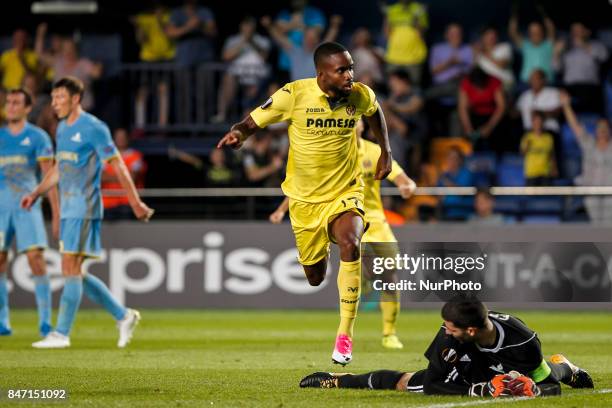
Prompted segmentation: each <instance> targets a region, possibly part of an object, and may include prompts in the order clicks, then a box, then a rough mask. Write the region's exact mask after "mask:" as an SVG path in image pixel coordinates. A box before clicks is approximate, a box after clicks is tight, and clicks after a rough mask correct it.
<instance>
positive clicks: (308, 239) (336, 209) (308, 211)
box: [289, 188, 364, 265]
mask: <svg viewBox="0 0 612 408" xmlns="http://www.w3.org/2000/svg"><path fill="white" fill-rule="evenodd" d="M347 211H352V212H355V213H357V214H359V215H360V216H361V217H362V218H363V216H364V211H363V191H362V189H361V188H359V189H351V190H348V191H346V192H345V193H343V194H341V195H340V196H338V197H337V198H336V199H335V200H333V201H326V202H323V203H306V202H304V201H297V200H294V199H292V198H290V199H289V218H290V219H291V228H292V229H293V234H294V235H295V246H296V247H297V250H298V254H299V255H298V261H299V262H300V263H301V264H302V265H313V264H316V263H317V262H319V261H320V260H321V259H323V258H325V257H326V256H327V255H328V253H329V244H330V242H332V241H333V240H332V238H331V236H330V231H329V230H328V227H329V224H330V223H331V222H332V221H333V220H335V219H336V218H337V217H338V216H339V215H341V214H342V213H345V212H347Z"/></svg>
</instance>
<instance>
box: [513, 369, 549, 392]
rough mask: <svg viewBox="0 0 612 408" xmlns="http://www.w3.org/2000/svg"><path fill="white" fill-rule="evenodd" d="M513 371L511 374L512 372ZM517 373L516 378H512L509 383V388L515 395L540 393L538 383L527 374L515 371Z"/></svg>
mask: <svg viewBox="0 0 612 408" xmlns="http://www.w3.org/2000/svg"><path fill="white" fill-rule="evenodd" d="M512 373H513V372H511V373H510V374H512ZM514 373H516V374H517V375H514V376H513V377H515V378H514V379H512V380H511V381H510V382H508V384H507V386H506V387H507V388H508V389H509V390H510V393H511V394H512V396H514V397H537V396H538V395H540V393H541V391H540V388H539V387H538V385H537V384H536V383H535V382H534V381H533V380H532V379H531V378H529V377H527V376H526V375H522V374H520V373H517V372H516V371H514Z"/></svg>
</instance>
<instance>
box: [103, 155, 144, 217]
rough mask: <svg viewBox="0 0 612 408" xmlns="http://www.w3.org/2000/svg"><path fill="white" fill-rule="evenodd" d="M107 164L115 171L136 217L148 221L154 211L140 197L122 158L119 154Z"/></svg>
mask: <svg viewBox="0 0 612 408" xmlns="http://www.w3.org/2000/svg"><path fill="white" fill-rule="evenodd" d="M109 164H110V165H111V166H112V167H113V170H114V171H115V174H116V175H117V178H118V179H119V183H120V184H121V187H123V189H124V190H125V192H126V193H127V197H128V201H129V202H130V207H132V211H133V212H134V215H135V216H136V218H138V219H139V220H140V221H144V222H148V221H149V219H151V217H152V216H153V213H154V212H155V211H154V210H153V209H151V208H149V207H148V206H147V205H146V204H145V203H143V202H142V200H141V199H140V195H139V194H138V191H137V190H136V186H135V185H134V181H133V180H132V177H131V176H130V172H129V170H128V168H127V166H126V165H125V163H124V162H123V159H122V158H121V157H120V156H115V157H113V158H111V159H110V160H109Z"/></svg>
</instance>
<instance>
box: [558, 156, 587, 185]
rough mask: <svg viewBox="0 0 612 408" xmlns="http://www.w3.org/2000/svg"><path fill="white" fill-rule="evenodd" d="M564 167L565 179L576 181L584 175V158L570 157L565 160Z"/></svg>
mask: <svg viewBox="0 0 612 408" xmlns="http://www.w3.org/2000/svg"><path fill="white" fill-rule="evenodd" d="M562 166H563V174H564V175H565V177H567V178H568V179H570V180H574V179H575V178H576V177H577V176H579V175H580V174H582V157H572V156H570V155H568V156H567V157H565V158H564V160H563V163H562Z"/></svg>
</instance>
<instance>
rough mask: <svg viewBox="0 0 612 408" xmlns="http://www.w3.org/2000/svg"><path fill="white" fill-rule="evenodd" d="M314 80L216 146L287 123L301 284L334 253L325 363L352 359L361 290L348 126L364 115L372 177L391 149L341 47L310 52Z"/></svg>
mask: <svg viewBox="0 0 612 408" xmlns="http://www.w3.org/2000/svg"><path fill="white" fill-rule="evenodd" d="M314 64H315V69H316V73H317V76H316V78H308V79H302V80H298V81H294V82H291V83H288V84H286V85H285V86H283V87H282V88H281V89H279V90H278V91H277V92H276V93H274V95H272V96H271V97H270V98H269V99H268V100H267V101H266V102H265V103H264V104H263V105H261V106H260V107H259V108H257V109H255V110H254V111H253V112H251V114H250V115H248V116H247V117H246V118H245V119H244V120H242V122H240V123H237V124H235V125H234V126H232V128H231V130H230V131H229V132H228V133H227V134H226V135H225V136H223V138H222V139H221V140H220V141H219V143H218V145H217V147H218V148H221V147H223V146H226V145H227V146H232V147H234V148H239V147H240V146H242V143H243V142H244V140H245V139H246V138H247V137H249V136H250V135H252V134H253V133H255V132H256V131H257V130H259V129H260V128H264V127H266V126H268V125H270V124H272V123H276V122H281V121H287V122H288V123H289V145H290V147H289V158H288V161H287V176H286V178H285V181H284V182H283V184H282V189H283V192H284V193H285V195H286V196H287V197H289V208H290V215H291V226H292V228H293V232H294V235H295V241H296V247H297V249H298V254H299V258H298V259H299V261H300V263H301V264H302V265H303V267H304V272H305V274H306V278H307V279H308V282H309V283H310V284H311V285H313V286H317V285H320V284H321V282H322V281H323V279H324V278H325V273H326V266H327V259H328V253H329V244H330V242H334V243H337V245H338V246H339V248H340V268H339V270H338V292H339V297H340V325H339V327H338V331H337V335H336V343H335V347H334V352H333V354H332V361H333V362H335V363H338V364H342V365H345V364H348V363H349V362H350V361H351V359H352V349H353V340H352V337H353V325H354V322H355V316H356V313H357V306H358V303H359V292H360V290H361V260H360V256H361V254H360V243H361V236H362V235H363V231H364V219H363V216H364V210H363V180H362V176H361V168H360V166H359V162H358V153H357V138H356V135H355V127H356V126H357V122H358V121H359V119H360V118H361V116H365V117H366V120H367V121H368V124H369V126H370V128H371V129H372V132H373V134H374V135H375V136H376V139H377V141H378V144H379V145H380V147H381V154H380V157H379V158H378V160H377V165H376V178H377V179H379V180H380V179H383V178H385V177H387V175H388V174H389V173H390V172H391V163H392V160H393V159H392V158H391V148H390V147H389V138H388V135H387V126H386V124H385V120H384V116H383V113H382V110H381V108H380V106H379V105H378V102H377V101H376V96H375V95H374V92H372V90H371V89H370V88H368V87H367V86H366V85H364V84H362V83H359V82H353V59H352V57H351V55H350V54H349V52H348V51H347V50H346V48H344V47H343V46H342V45H340V44H338V43H333V42H326V43H323V44H321V45H320V46H319V47H317V49H316V50H315V53H314Z"/></svg>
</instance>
